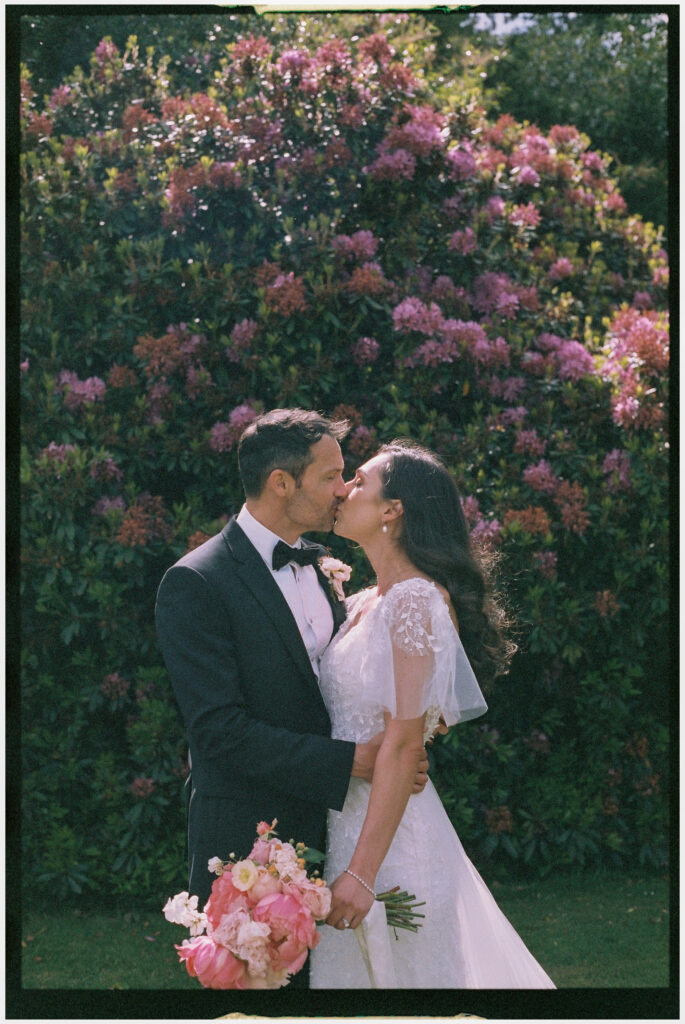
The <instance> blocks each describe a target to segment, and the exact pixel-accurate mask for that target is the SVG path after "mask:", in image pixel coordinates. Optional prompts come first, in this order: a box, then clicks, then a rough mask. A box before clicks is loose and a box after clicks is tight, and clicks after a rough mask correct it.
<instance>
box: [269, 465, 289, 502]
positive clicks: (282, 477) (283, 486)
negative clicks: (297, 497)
mask: <svg viewBox="0 0 685 1024" xmlns="http://www.w3.org/2000/svg"><path fill="white" fill-rule="evenodd" d="M294 485H295V480H294V478H293V477H292V476H291V475H290V473H288V472H286V470H285V469H272V471H271V472H270V473H269V476H268V477H267V480H266V487H265V490H269V491H271V493H272V494H273V495H275V497H277V498H287V497H288V495H289V494H290V493H291V491H292V489H293V487H294Z"/></svg>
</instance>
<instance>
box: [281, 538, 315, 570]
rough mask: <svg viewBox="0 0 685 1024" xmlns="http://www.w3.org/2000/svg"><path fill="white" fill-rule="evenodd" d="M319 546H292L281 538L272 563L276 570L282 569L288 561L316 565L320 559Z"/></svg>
mask: <svg viewBox="0 0 685 1024" xmlns="http://www.w3.org/2000/svg"><path fill="white" fill-rule="evenodd" d="M319 555H320V551H319V549H318V547H311V548H291V547H289V546H288V545H287V544H286V543H285V542H284V541H282V540H279V542H278V544H277V545H276V547H275V548H274V553H273V556H272V559H271V564H272V566H273V568H274V570H275V571H278V570H279V569H282V568H283V566H284V565H287V564H288V562H297V564H298V565H314V564H315V563H316V562H317V561H318V559H319Z"/></svg>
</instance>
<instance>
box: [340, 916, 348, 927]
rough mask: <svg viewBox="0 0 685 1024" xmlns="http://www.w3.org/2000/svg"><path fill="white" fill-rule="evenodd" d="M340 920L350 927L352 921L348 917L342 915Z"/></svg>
mask: <svg viewBox="0 0 685 1024" xmlns="http://www.w3.org/2000/svg"><path fill="white" fill-rule="evenodd" d="M340 920H341V921H342V923H343V924H344V925H345V927H346V928H349V927H350V922H349V921H348V920H347V918H346V917H341V918H340Z"/></svg>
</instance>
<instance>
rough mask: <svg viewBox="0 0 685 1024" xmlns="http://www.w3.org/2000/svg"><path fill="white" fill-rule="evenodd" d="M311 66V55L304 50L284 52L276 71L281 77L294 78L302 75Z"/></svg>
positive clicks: (277, 62) (278, 61) (277, 63)
mask: <svg viewBox="0 0 685 1024" xmlns="http://www.w3.org/2000/svg"><path fill="white" fill-rule="evenodd" d="M310 64H311V59H310V57H309V54H308V53H306V52H305V51H304V50H284V52H283V53H282V54H281V56H280V57H279V58H278V60H277V61H276V69H277V71H278V73H279V74H280V75H283V76H284V77H287V78H292V77H293V76H295V75H301V74H302V73H303V71H306V70H307V68H308V67H309V65H310Z"/></svg>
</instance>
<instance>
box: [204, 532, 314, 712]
mask: <svg viewBox="0 0 685 1024" xmlns="http://www.w3.org/2000/svg"><path fill="white" fill-rule="evenodd" d="M222 533H223V536H224V540H225V541H226V543H227V545H228V547H229V549H230V551H231V553H232V555H233V558H234V560H235V569H236V572H237V574H238V575H239V576H240V579H241V580H242V582H243V583H244V584H245V586H246V587H247V588H248V589H249V590H250V591H251V592H252V594H254V596H255V598H256V599H257V601H259V603H260V605H261V606H262V608H263V609H264V612H265V613H266V615H267V616H268V618H269V619H270V620H271V622H272V623H273V626H274V629H276V631H277V632H278V634H279V636H280V637H281V640H282V641H283V643H284V644H285V646H286V647H287V649H288V651H289V652H290V654H291V656H292V658H293V660H294V661H295V664H296V665H297V667H298V668H299V669H300V671H301V672H302V674H303V675H304V676H305V677H306V678H307V680H308V681H310V682H312V683H314V685H316V676H315V674H314V670H313V669H312V663H311V661H310V660H309V655H308V654H307V648H306V647H305V645H304V641H303V639H302V634H301V633H300V631H299V629H298V627H297V622H296V621H295V617H294V615H293V613H292V612H291V610H290V607H289V606H288V602H287V601H286V599H285V598H284V597H283V594H282V593H281V591H280V589H279V587H278V586H277V584H276V582H275V581H274V578H273V576H272V575H271V573H270V572H269V570H268V569H267V567H266V565H265V564H264V559H263V558H262V557H261V555H260V554H259V553H258V552H257V551H256V549H255V548H254V546H253V545H252V544H251V543H250V541H249V540H248V539H247V537H246V536H245V534H244V533H243V531H242V530H241V529H240V527H239V526H238V524H237V523H236V522H235V519H232V520H231V521H230V522H229V523H228V524H227V525H226V526H225V527H224V529H223V531H222ZM317 692H318V686H317Z"/></svg>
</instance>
